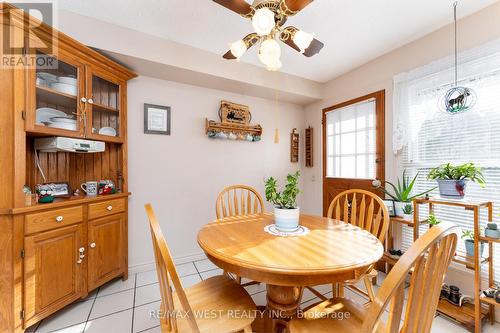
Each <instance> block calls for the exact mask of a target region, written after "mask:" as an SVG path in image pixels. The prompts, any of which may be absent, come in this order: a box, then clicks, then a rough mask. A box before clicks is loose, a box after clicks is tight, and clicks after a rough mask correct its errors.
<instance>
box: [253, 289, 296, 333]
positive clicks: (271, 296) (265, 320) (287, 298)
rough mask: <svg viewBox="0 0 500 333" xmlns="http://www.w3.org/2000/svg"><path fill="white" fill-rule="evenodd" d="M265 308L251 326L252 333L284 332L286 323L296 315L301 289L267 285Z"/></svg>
mask: <svg viewBox="0 0 500 333" xmlns="http://www.w3.org/2000/svg"><path fill="white" fill-rule="evenodd" d="M266 288H267V307H266V308H265V311H264V312H263V313H262V317H261V318H257V319H256V321H255V323H254V325H252V327H253V330H254V332H262V333H264V332H265V333H269V332H276V333H280V332H285V331H286V328H287V327H288V321H290V319H291V318H292V317H294V316H295V315H296V314H297V310H298V309H299V305H300V300H301V298H302V291H303V288H302V287H283V286H275V285H267V287H266Z"/></svg>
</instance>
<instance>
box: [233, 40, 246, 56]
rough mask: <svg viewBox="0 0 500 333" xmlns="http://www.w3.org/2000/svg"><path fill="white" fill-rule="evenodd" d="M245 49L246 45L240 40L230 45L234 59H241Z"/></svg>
mask: <svg viewBox="0 0 500 333" xmlns="http://www.w3.org/2000/svg"><path fill="white" fill-rule="evenodd" d="M247 49H248V47H247V44H246V43H245V42H244V41H243V40H242V39H240V40H239V41H236V42H234V43H232V44H231V54H232V55H233V56H234V57H235V58H236V59H239V58H241V57H242V56H243V55H244V54H245V52H246V51H247Z"/></svg>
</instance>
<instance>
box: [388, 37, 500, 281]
mask: <svg viewBox="0 0 500 333" xmlns="http://www.w3.org/2000/svg"><path fill="white" fill-rule="evenodd" d="M466 56H468V58H467V57H466ZM466 56H464V55H462V57H461V59H462V64H461V69H462V73H466V74H467V75H464V76H462V80H461V82H460V84H461V85H464V86H467V87H470V88H472V89H474V90H475V91H476V93H477V103H476V105H475V107H474V109H473V110H471V111H470V112H467V113H464V114H460V115H448V114H445V113H443V112H441V111H438V102H439V99H440V98H441V96H442V94H443V93H444V92H445V91H446V89H448V87H449V84H446V83H444V82H443V81H446V80H448V81H447V82H452V80H449V78H450V71H452V61H441V63H440V66H436V63H435V64H432V65H429V66H430V67H429V66H428V68H426V69H425V70H422V73H425V74H424V75H422V76H418V75H416V76H413V77H411V78H410V79H408V80H404V79H403V80H400V81H398V80H397V79H395V96H399V97H398V100H396V101H395V105H394V106H395V108H398V110H395V113H396V112H401V113H403V116H400V115H399V116H400V119H406V120H407V121H408V123H407V124H405V125H404V126H407V133H411V137H409V138H406V140H405V142H404V145H403V149H402V160H403V168H405V169H406V170H407V172H408V174H409V175H410V176H413V175H416V174H417V173H418V175H419V176H418V181H417V183H416V188H415V193H417V192H420V191H424V190H426V189H429V188H432V187H434V186H436V182H435V181H429V180H427V174H428V172H429V170H430V169H431V168H433V167H436V166H438V165H440V164H444V163H447V162H451V163H454V164H458V163H465V162H474V163H475V164H476V165H478V166H480V167H482V168H483V173H484V176H485V178H486V181H487V184H486V188H484V189H483V188H481V187H479V186H478V185H477V184H475V183H471V182H469V184H468V187H467V190H466V193H467V198H468V199H470V200H473V201H493V205H494V220H495V222H497V223H499V224H500V218H499V217H498V216H497V215H498V213H499V212H500V43H498V42H495V43H492V44H488V45H486V46H484V47H483V48H478V49H475V50H472V51H468V54H466ZM429 68H433V69H434V71H433V72H431V71H430V70H429ZM400 78H401V77H400ZM407 78H408V76H407ZM439 78H442V79H439ZM404 113H406V114H404ZM395 119H396V116H395ZM395 130H396V129H395ZM403 132H404V131H403ZM408 135H410V134H408ZM399 139H401V137H400V138H399ZM394 147H395V149H397V144H395V145H394ZM433 194H435V195H437V194H438V191H437V190H435V192H434V193H433ZM422 208H424V205H422ZM435 213H436V216H437V218H438V219H440V220H443V221H449V222H453V223H457V224H459V225H460V226H461V227H462V229H466V230H473V215H472V212H470V211H465V210H464V209H461V208H456V207H441V206H436V208H435ZM421 214H422V215H423V216H426V214H427V212H426V211H425V209H424V211H422V212H421ZM486 223H487V211H486V210H482V216H481V227H483V228H484V227H485V226H486ZM424 228H426V227H424ZM424 231H425V230H424V229H423V230H422V232H424ZM411 244H412V234H411V230H409V229H408V228H403V248H404V249H407V248H408V247H409V246H410V245H411ZM458 250H460V251H465V249H464V244H463V241H462V240H460V241H459V244H458ZM483 256H487V247H486V246H485V250H484V253H483ZM494 263H495V280H496V281H500V246H498V245H496V246H495V249H494ZM486 267H487V266H485V268H486Z"/></svg>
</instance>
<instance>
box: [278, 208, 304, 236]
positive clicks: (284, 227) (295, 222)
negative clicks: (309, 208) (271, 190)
mask: <svg viewBox="0 0 500 333" xmlns="http://www.w3.org/2000/svg"><path fill="white" fill-rule="evenodd" d="M299 218H300V208H299V207H297V208H295V209H281V208H276V207H274V223H275V224H276V228H277V229H278V230H280V231H285V232H286V231H295V230H297V228H298V227H299Z"/></svg>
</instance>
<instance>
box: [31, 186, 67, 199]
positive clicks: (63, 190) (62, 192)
mask: <svg viewBox="0 0 500 333" xmlns="http://www.w3.org/2000/svg"><path fill="white" fill-rule="evenodd" d="M35 190H36V192H37V193H42V191H44V193H47V192H50V194H51V195H52V196H53V197H56V198H61V197H69V196H71V191H70V187H69V183H46V184H37V185H36V186H35Z"/></svg>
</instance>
